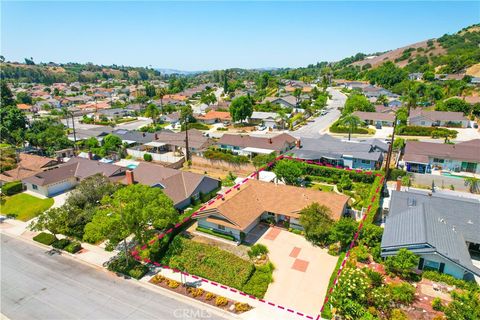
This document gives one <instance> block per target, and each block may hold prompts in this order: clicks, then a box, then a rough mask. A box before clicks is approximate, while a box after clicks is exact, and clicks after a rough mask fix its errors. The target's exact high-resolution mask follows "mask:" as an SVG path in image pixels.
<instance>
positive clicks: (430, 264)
mask: <svg viewBox="0 0 480 320" xmlns="http://www.w3.org/2000/svg"><path fill="white" fill-rule="evenodd" d="M439 268H440V263H439V262H435V261H430V260H425V262H424V264H423V270H435V271H438V269H439Z"/></svg>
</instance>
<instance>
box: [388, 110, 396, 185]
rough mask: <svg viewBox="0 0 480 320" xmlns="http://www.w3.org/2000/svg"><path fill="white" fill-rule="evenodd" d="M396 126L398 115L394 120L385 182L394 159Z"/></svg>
mask: <svg viewBox="0 0 480 320" xmlns="http://www.w3.org/2000/svg"><path fill="white" fill-rule="evenodd" d="M396 127H397V116H395V120H394V122H393V132H392V139H391V140H390V145H389V146H388V153H387V160H386V164H385V184H386V183H387V180H388V176H389V175H390V161H391V160H392V151H393V142H394V141H395V128H396Z"/></svg>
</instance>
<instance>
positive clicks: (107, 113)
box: [96, 108, 132, 120]
mask: <svg viewBox="0 0 480 320" xmlns="http://www.w3.org/2000/svg"><path fill="white" fill-rule="evenodd" d="M131 114H132V112H131V111H130V110H128V109H126V108H125V109H123V108H112V109H101V110H98V112H97V113H96V118H97V119H101V118H104V117H105V118H107V119H109V120H113V119H116V118H122V117H126V116H129V115H131Z"/></svg>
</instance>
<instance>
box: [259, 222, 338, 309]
mask: <svg viewBox="0 0 480 320" xmlns="http://www.w3.org/2000/svg"><path fill="white" fill-rule="evenodd" d="M257 243H262V244H264V245H266V246H267V247H268V250H269V251H270V253H269V254H268V255H269V257H270V260H271V261H272V262H273V264H274V265H275V271H274V272H273V277H274V282H273V283H271V284H270V286H269V287H268V291H267V293H266V295H265V299H266V300H268V301H272V302H275V303H278V304H280V305H284V306H287V307H291V308H294V309H295V310H298V311H300V312H304V313H307V314H310V315H316V314H318V313H319V310H320V308H321V306H322V303H323V299H324V298H325V293H326V291H327V288H328V281H329V279H330V275H331V274H332V272H333V270H334V269H335V264H336V263H337V258H336V257H333V256H331V255H329V254H328V253H327V250H326V249H321V248H318V247H314V246H312V245H311V244H310V243H309V242H308V241H307V240H305V238H304V237H303V236H299V235H296V234H294V233H291V232H288V231H286V230H281V229H278V228H270V229H269V230H268V231H267V232H265V233H264V234H263V236H262V237H261V238H260V240H259V241H258V242H257Z"/></svg>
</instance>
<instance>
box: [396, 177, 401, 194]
mask: <svg viewBox="0 0 480 320" xmlns="http://www.w3.org/2000/svg"><path fill="white" fill-rule="evenodd" d="M396 190H397V191H402V179H397V188H396Z"/></svg>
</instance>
